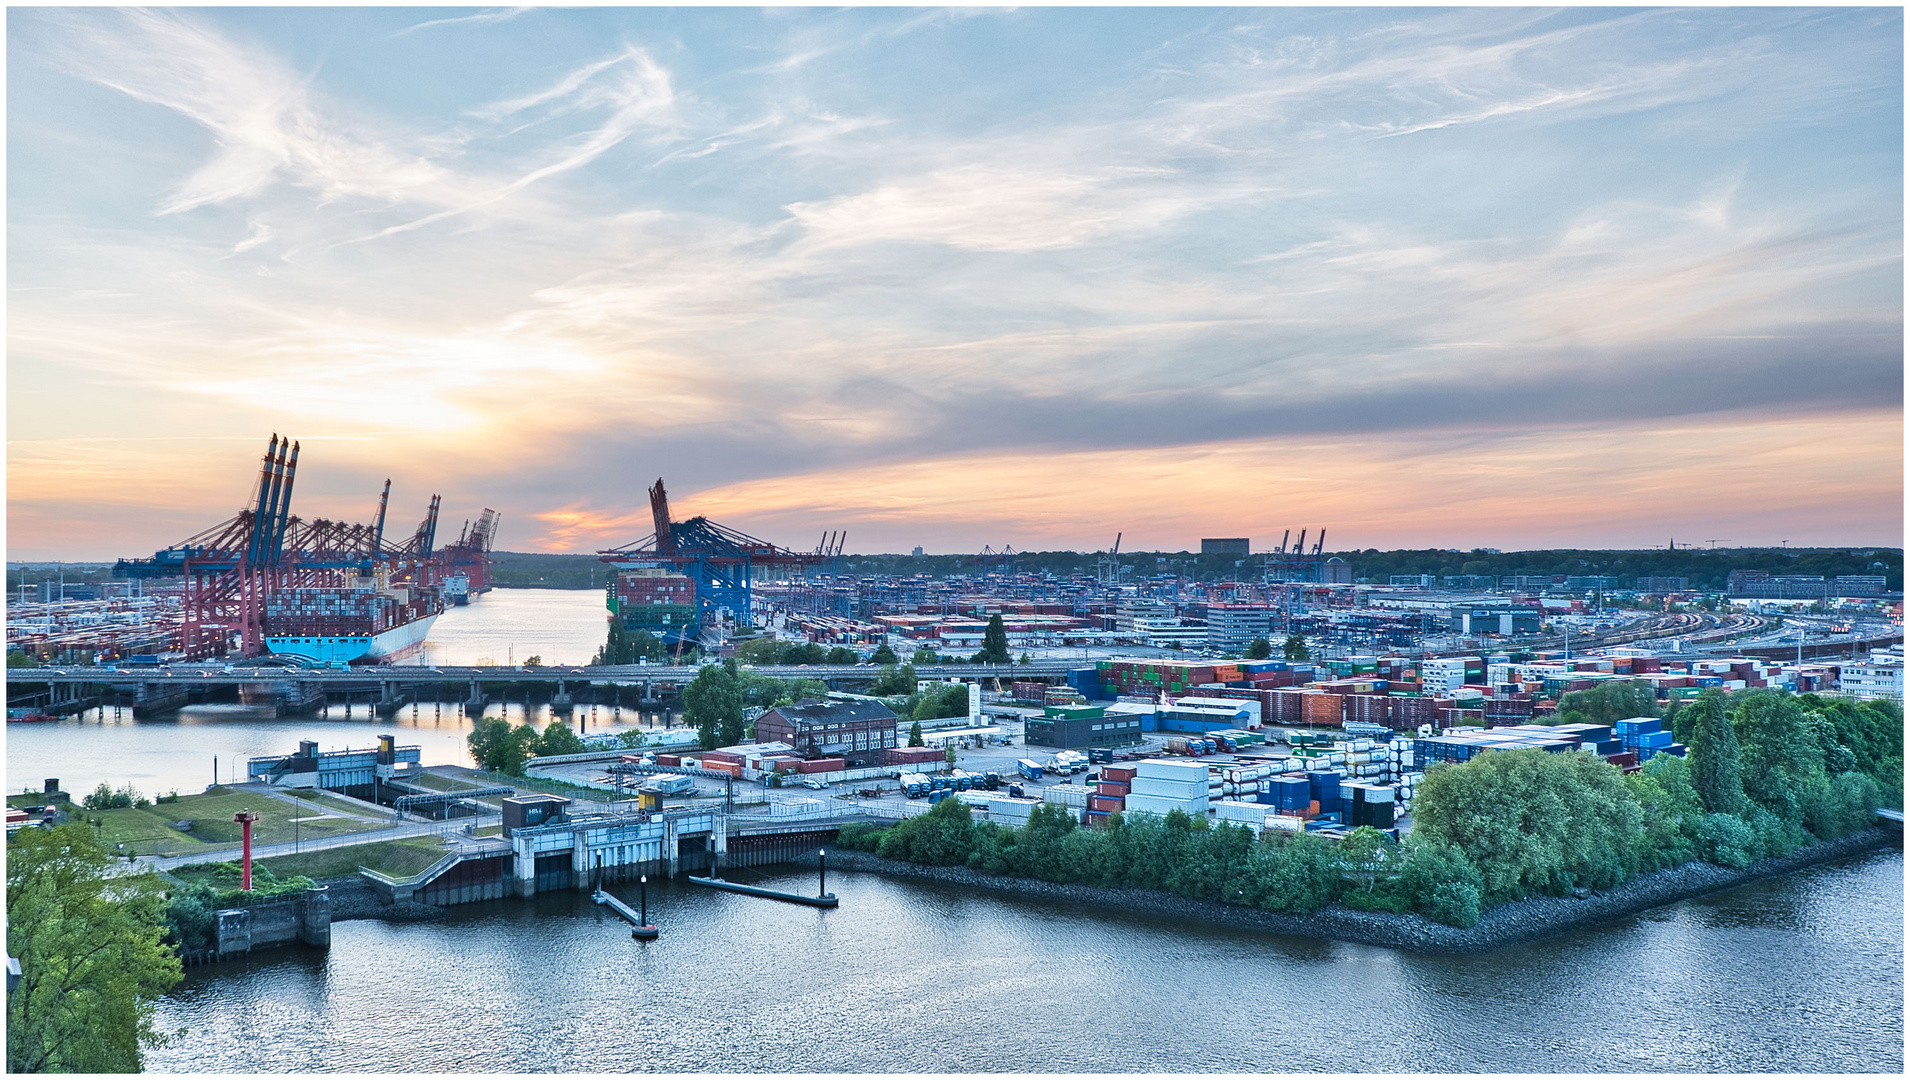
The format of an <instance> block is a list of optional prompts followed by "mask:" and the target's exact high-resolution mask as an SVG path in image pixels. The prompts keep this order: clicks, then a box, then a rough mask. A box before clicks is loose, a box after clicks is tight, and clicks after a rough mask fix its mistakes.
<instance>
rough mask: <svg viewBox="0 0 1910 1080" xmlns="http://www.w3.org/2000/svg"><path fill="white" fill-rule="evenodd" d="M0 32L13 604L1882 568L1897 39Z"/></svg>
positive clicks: (1401, 20)
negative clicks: (212, 552)
mask: <svg viewBox="0 0 1910 1080" xmlns="http://www.w3.org/2000/svg"><path fill="white" fill-rule="evenodd" d="M7 17H8V53H9V72H10V74H9V95H8V96H9V133H8V140H9V161H10V165H9V176H8V190H9V200H8V222H9V234H10V243H9V285H10V296H9V311H10V318H9V325H8V341H9V362H8V391H9V392H8V425H9V431H8V470H7V484H8V495H7V522H6V525H7V554H8V558H9V560H14V561H23V560H53V559H64V560H68V561H102V560H104V561H110V560H112V559H116V558H134V557H140V556H145V555H148V554H150V553H152V552H153V551H154V550H156V549H158V548H161V547H165V546H167V545H170V544H174V543H177V542H179V541H181V540H183V539H185V538H187V537H189V536H192V535H194V534H196V533H199V532H201V531H203V530H204V529H206V528H208V527H211V526H212V525H214V524H216V523H217V522H219V521H222V520H224V519H226V518H229V517H231V516H232V515H233V514H234V513H235V512H237V511H239V510H242V509H245V508H247V507H248V506H249V505H250V503H251V500H252V497H253V495H254V494H255V493H256V480H257V474H258V468H259V461H260V457H261V455H262V453H263V452H264V449H265V445H266V441H267V439H268V438H269V437H271V436H272V435H274V434H277V435H281V436H284V437H286V438H290V439H296V440H298V441H299V442H300V445H301V458H300V463H299V473H298V486H297V491H296V494H295V497H294V502H293V505H292V513H294V514H296V515H299V516H301V517H305V518H318V517H325V518H332V519H342V520H348V521H368V520H370V519H371V518H372V516H373V515H374V513H375V510H376V507H377V503H378V495H379V491H380V489H381V487H382V485H383V483H384V481H385V480H386V479H387V478H389V479H390V480H391V481H392V495H391V507H390V511H389V518H388V519H389V521H390V522H391V523H392V527H393V528H402V529H403V530H405V531H406V532H407V533H408V532H409V530H410V528H411V527H412V526H413V524H415V523H416V522H417V521H418V520H419V519H421V518H422V517H423V516H424V511H425V507H426V504H427V503H428V501H429V499H430V498H431V496H432V495H434V494H439V495H442V496H443V499H444V504H443V510H442V515H441V521H442V522H443V523H444V524H441V526H440V536H441V537H442V536H443V533H444V529H445V527H446V525H448V527H449V529H450V530H451V532H452V533H454V534H455V531H456V528H457V526H458V524H459V523H460V522H461V521H463V520H465V519H475V518H476V517H477V516H478V514H479V513H480V511H482V510H483V509H484V508H487V507H489V508H494V509H496V510H498V511H499V512H501V514H502V521H503V526H502V529H501V531H500V533H499V535H498V538H497V547H498V548H499V549H500V550H510V551H522V552H590V551H594V550H597V549H600V548H607V547H611V546H615V545H620V544H625V543H629V542H631V541H633V540H636V539H639V538H641V537H642V536H644V535H645V534H647V533H649V532H650V524H649V520H650V509H649V503H648V500H647V498H646V496H645V490H646V488H648V486H649V485H650V484H652V483H654V482H655V481H656V479H657V478H659V477H661V478H663V480H664V481H665V483H666V485H667V486H668V488H669V491H670V495H671V505H672V508H673V510H674V511H675V516H676V517H678V518H679V519H682V518H687V517H689V516H692V515H696V514H705V515H708V516H709V517H710V518H712V519H713V520H716V521H719V522H722V523H723V524H725V525H728V526H730V527H732V528H736V529H740V530H742V531H745V532H748V533H750V534H753V535H757V536H761V537H764V538H766V539H769V540H772V541H774V542H776V543H778V544H782V545H784V546H787V547H791V548H795V549H798V550H809V549H811V548H813V547H814V546H815V545H816V544H817V543H818V541H819V539H820V538H821V537H822V535H823V534H824V533H825V532H829V531H835V530H840V531H845V532H846V546H845V551H847V552H851V553H903V552H908V551H910V550H911V549H913V548H915V547H917V546H920V547H922V548H923V549H924V550H925V551H927V552H931V553H961V552H975V551H979V550H981V549H982V548H983V547H984V546H989V547H992V548H994V549H1001V548H1003V547H1007V546H1012V547H1013V548H1015V549H1017V550H1026V551H1038V550H1057V551H1058V550H1075V551H1094V550H1100V549H1105V548H1107V547H1108V546H1109V545H1110V544H1111V543H1112V542H1113V540H1114V538H1115V536H1116V534H1117V533H1119V534H1121V535H1122V536H1123V537H1124V539H1123V545H1122V546H1123V550H1160V551H1179V550H1197V549H1198V547H1199V542H1200V540H1201V538H1203V537H1236V536H1244V537H1250V538H1252V540H1253V544H1254V550H1255V551H1261V550H1266V549H1269V548H1271V547H1272V546H1273V545H1274V544H1276V543H1277V542H1278V540H1279V537H1280V536H1281V534H1282V533H1285V532H1287V531H1289V530H1291V532H1292V533H1293V534H1294V535H1297V534H1298V532H1299V530H1300V529H1302V528H1307V529H1310V530H1313V531H1314V534H1315V535H1317V532H1318V530H1320V529H1325V530H1326V535H1327V542H1326V546H1327V549H1328V550H1349V549H1369V548H1377V549H1381V550H1390V549H1398V548H1457V549H1460V550H1470V549H1472V548H1477V547H1492V548H1500V549H1503V550H1505V551H1515V550H1539V549H1552V548H1582V549H1610V550H1643V549H1650V548H1654V547H1656V548H1663V547H1664V546H1666V545H1667V544H1668V543H1669V542H1671V541H1672V540H1674V539H1675V540H1677V541H1679V542H1687V541H1688V542H1691V543H1695V544H1706V543H1715V544H1716V545H1717V546H1720V547H1764V546H1768V547H1777V546H1779V545H1780V544H1782V545H1787V546H1790V547H1833V546H1887V547H1900V546H1901V545H1902V542H1903V495H1902V488H1903V472H1902V468H1903V411H1902V386H1903V320H1902V315H1903V312H1902V297H1903V258H1902V253H1903V222H1902V191H1903V188H1902V180H1903V171H1902V133H1903V116H1902V102H1903V83H1902V70H1903V57H1902V39H1903V33H1902V12H1901V11H1900V10H1895V9H1878V8H1850V9H1796V10H1789V9H1784V10H1780V9H1738V8H1697V9H1681V10H1673V11H1636V12H1632V11H1618V10H1613V9H1564V10H1558V11H1536V10H1525V9H1479V10H1457V11H1442V10H1431V9H1426V10H1383V9H1279V8H1269V9H1219V10H1213V9H1181V8H1160V9H1148V8H1139V9H1108V10H1088V9H1067V8H1045V9H1044V8H1036V9H1023V10H1014V11H995V10H985V11H966V10H964V11H956V10H952V9H896V10H883V9H851V10H847V11H822V10H817V9H790V10H772V11H751V10H744V9H726V8H716V9H707V8H680V9H678V8H640V9H608V8H584V9H511V10H503V9H395V8H330V9H246V8H220V9H184V10H161V11H152V10H134V9H113V8H96V9H89V8H37V9H36V8H15V9H12V10H10V11H9V12H8V16H7Z"/></svg>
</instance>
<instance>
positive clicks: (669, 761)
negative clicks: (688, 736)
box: [657, 754, 683, 765]
mask: <svg viewBox="0 0 1910 1080" xmlns="http://www.w3.org/2000/svg"><path fill="white" fill-rule="evenodd" d="M657 764H658V765H681V764H683V759H682V758H680V757H678V756H677V755H675V754H658V755H657Z"/></svg>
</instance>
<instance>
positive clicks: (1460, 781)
mask: <svg viewBox="0 0 1910 1080" xmlns="http://www.w3.org/2000/svg"><path fill="white" fill-rule="evenodd" d="M1413 835H1414V837H1416V838H1418V839H1420V840H1422V841H1429V842H1436V843H1443V844H1450V845H1452V846H1454V847H1456V848H1458V849H1459V850H1461V851H1463V852H1464V853H1465V855H1466V858H1467V859H1468V860H1469V861H1470V862H1471V863H1472V865H1473V866H1475V867H1477V868H1478V871H1479V874H1480V877H1481V879H1482V887H1481V888H1480V894H1481V896H1482V898H1483V899H1484V900H1485V901H1487V902H1488V903H1495V904H1496V903H1501V902H1504V901H1507V900H1517V899H1521V898H1523V897H1525V896H1527V895H1530V894H1531V893H1535V892H1538V893H1548V894H1552V895H1558V894H1561V893H1563V892H1565V891H1566V890H1568V889H1571V888H1573V887H1575V886H1580V885H1583V886H1587V887H1590V888H1594V889H1603V888H1610V887H1611V886H1613V885H1616V884H1618V883H1619V882H1621V881H1623V880H1625V879H1626V878H1627V877H1629V876H1631V875H1632V874H1633V873H1635V872H1636V871H1637V869H1638V866H1639V858H1640V854H1639V852H1640V847H1641V841H1642V839H1643V836H1644V811H1643V810H1642V809H1641V808H1640V807H1639V805H1638V799H1637V796H1636V795H1634V794H1633V793H1632V791H1631V790H1630V789H1629V788H1627V787H1626V786H1625V783H1624V777H1623V774H1621V773H1620V772H1619V770H1617V769H1614V768H1612V767H1611V766H1610V765H1608V764H1606V763H1605V761H1604V760H1603V759H1602V758H1599V757H1597V756H1596V755H1593V754H1548V753H1546V752H1545V751H1543V750H1500V751H1495V752H1493V753H1490V754H1486V755H1484V756H1482V757H1477V758H1474V759H1472V760H1471V761H1468V762H1466V763H1465V764H1463V765H1440V766H1436V767H1434V768H1432V769H1429V770H1427V772H1426V777H1425V779H1424V780H1422V781H1421V782H1420V786H1419V791H1418V796H1417V798H1416V799H1415V801H1414V804H1413Z"/></svg>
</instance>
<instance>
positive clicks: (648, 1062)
mask: <svg viewBox="0 0 1910 1080" xmlns="http://www.w3.org/2000/svg"><path fill="white" fill-rule="evenodd" d="M1902 873H1903V860H1902V855H1901V853H1899V852H1887V853H1880V854H1877V855H1873V856H1869V857H1866V858H1863V859H1858V860H1853V861H1851V862H1848V863H1845V864H1841V865H1839V866H1832V867H1823V868H1818V869H1815V870H1811V871H1805V872H1803V873H1800V874H1796V875H1792V876H1790V877H1787V878H1784V879H1779V880H1777V881H1773V882H1764V883H1760V884H1758V885H1754V886H1751V887H1750V889H1751V890H1753V891H1752V893H1751V894H1750V895H1749V896H1748V897H1746V896H1741V895H1739V894H1736V893H1734V894H1728V895H1727V896H1724V897H1720V898H1716V899H1715V900H1713V901H1711V902H1709V903H1708V904H1706V905H1696V904H1690V903H1687V904H1680V905H1675V906H1673V907H1672V908H1668V909H1665V910H1664V912H1662V913H1660V914H1656V915H1654V916H1648V917H1636V918H1632V919H1627V920H1621V921H1620V922H1619V924H1617V925H1614V926H1612V927H1607V928H1600V929H1597V930H1592V931H1585V932H1580V933H1576V934H1570V935H1563V936H1561V937H1558V938H1553V939H1549V940H1547V941H1543V942H1533V943H1528V944H1525V945H1521V946H1515V947H1512V948H1507V949H1500V950H1495V951H1493V952H1490V953H1485V954H1479V955H1471V956H1457V957H1425V956H1416V955H1411V954H1405V953H1397V952H1393V951H1391V950H1386V949H1376V948H1370V947H1365V946H1354V945H1342V944H1335V943H1330V942H1313V941H1303V940H1301V939H1292V938H1285V937H1279V936H1274V935H1265V934H1253V933H1242V932H1239V931H1235V930H1231V929H1227V928H1224V927H1215V926H1211V925H1206V924H1198V923H1188V922H1178V921H1174V920H1161V919H1152V918H1138V917H1132V916H1122V915H1111V914H1108V913H1105V912H1101V911H1098V910H1095V909H1087V908H1079V907H1076V906H1073V905H1057V904H1052V903H1047V902H1042V901H1036V900H1027V899H1020V898H1004V897H1000V896H996V895H992V894H979V893H973V892H965V891H963V890H961V889H956V888H951V887H948V886H944V885H939V884H934V883H916V882H898V881H892V880H888V879H884V878H880V877H874V876H871V875H863V874H853V873H848V872H843V873H842V874H841V875H840V877H837V876H836V875H833V874H832V875H831V885H832V886H833V887H835V889H836V891H837V892H838V893H840V894H841V895H842V896H843V898H844V904H843V907H842V908H840V909H838V910H835V911H828V912H823V911H817V910H815V909H812V908H806V907H797V906H794V905H784V904H777V903H773V902H769V901H764V900H759V899H755V898H751V897H743V896H736V895H733V894H729V893H719V892H714V891H710V890H703V889H697V888H694V887H691V886H687V885H684V884H682V883H670V882H661V883H657V884H656V886H655V887H654V888H653V889H652V891H651V911H652V915H653V916H654V917H655V918H656V919H657V921H658V923H659V924H660V925H661V926H663V928H664V936H663V938H662V939H660V940H659V941H656V942H651V943H641V942H636V941H632V940H631V939H630V937H629V934H628V931H627V928H626V927H624V926H623V925H622V924H621V922H620V921H618V920H616V919H614V918H609V917H607V916H606V915H605V914H604V913H603V912H602V910H601V909H599V908H597V907H596V906H595V905H593V904H591V903H590V902H589V900H588V898H587V897H586V896H584V895H581V894H576V893H564V894H558V895H552V896H546V897H539V898H536V899H535V900H533V901H528V902H514V901H499V902H495V903H491V904H484V905H476V906H473V907H470V908H464V909H457V910H455V912H454V913H453V914H452V915H451V916H450V917H449V918H447V919H446V920H444V921H443V922H436V923H416V924H406V925H391V924H384V923H376V922H351V923H341V924H338V925H337V926H336V927H335V928H334V940H335V942H336V945H335V947H334V949H333V950H332V952H331V954H330V956H329V957H324V958H317V959H313V958H309V957H307V958H305V959H293V958H291V957H288V956H284V955H283V954H281V957H280V958H276V959H268V960H256V961H253V962H251V963H250V964H247V965H244V966H243V967H239V968H228V969H224V970H222V971H221V972H220V973H219V974H218V975H216V976H214V975H207V974H195V975H194V977H193V979H192V981H191V983H190V984H189V986H187V987H184V988H182V989H181V991H180V992H178V993H176V994H175V995H173V997H172V998H170V999H169V1000H168V1001H167V1003H166V1005H165V1008H164V1010H163V1012H164V1019H165V1021H166V1023H168V1024H178V1023H184V1024H187V1025H189V1026H190V1027H191V1028H192V1035H191V1036H190V1037H189V1038H188V1039H187V1040H184V1041H182V1043H181V1044H180V1045H178V1046H176V1047H173V1048H170V1049H167V1050H164V1051H162V1052H160V1054H158V1055H156V1056H155V1058H154V1060H153V1061H152V1065H153V1067H155V1068H158V1069H162V1070H167V1069H170V1070H187V1069H191V1070H216V1069H234V1070H254V1071H267V1072H272V1071H285V1070H292V1069H314V1068H320V1069H361V1070H387V1071H399V1070H410V1071H433V1072H436V1071H480V1072H485V1071H490V1072H495V1071H587V1072H606V1071H609V1072H626V1071H630V1072H661V1071H711V1072H738V1071H750V1072H755V1071H771V1072H779V1071H850V1072H895V1071H920V1072H952V1071H961V1072H1026V1071H1030V1070H1043V1071H1049V1070H1052V1071H1061V1072H1076V1071H1093V1072H1136V1071H1174V1072H1214V1071H1224V1072H1303V1071H1331V1072H1418V1071H1440V1072H1445V1071H1456V1072H1471V1071H1514V1072H1576V1071H1674V1072H1717V1071H1808V1072H1819V1071H1883V1072H1900V1071H1901V1069H1902V1063H1903V1051H1902V1039H1901V1036H1902V1031H1903V1014H1902V986H1903V964H1902V940H1901V937H1900V936H1898V935H1897V934H1896V933H1895V931H1894V928H1895V927H1896V926H1899V925H1900V924H1901V918H1902ZM764 880H765V883H767V884H769V885H771V886H772V887H781V888H788V889H803V888H813V887H814V882H815V878H814V871H813V869H806V870H801V871H794V870H792V871H790V872H788V873H770V874H766V875H765V877H764ZM1779 896H1782V897H1783V901H1782V905H1781V907H1788V908H1791V909H1797V908H1803V909H1812V910H1815V909H1818V908H1821V909H1822V911H1823V912H1824V913H1825V917H1824V918H1822V919H1818V918H1805V919H1801V920H1798V924H1797V925H1796V926H1795V927H1785V928H1782V929H1769V928H1759V927H1745V926H1741V925H1738V924H1736V923H1735V922H1731V921H1726V922H1722V923H1719V922H1716V921H1714V920H1712V919H1711V918H1709V915H1708V913H1707V912H1705V911H1702V910H1700V909H1701V908H1705V907H1708V908H1713V909H1715V908H1719V907H1731V906H1744V905H1746V904H1749V905H1750V906H1753V907H1756V906H1759V905H1763V904H1767V903H1769V902H1771V901H1772V900H1773V899H1775V898H1777V897H1779ZM631 898H632V899H634V896H633V897H631ZM1879 925H1886V926H1887V927H1889V928H1891V930H1892V933H1891V934H1890V935H1888V936H1887V937H1886V938H1885V944H1886V945H1887V947H1885V948H1873V947H1871V943H1874V942H1875V941H1876V939H1877V936H1878V935H1877V927H1878V926H1879ZM1853 946H1857V947H1853ZM251 1032H258V1033H260V1034H261V1035H262V1036H264V1037H260V1038H258V1039H256V1040H253V1039H251V1038H249V1033H251Z"/></svg>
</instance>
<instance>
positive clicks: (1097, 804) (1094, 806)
mask: <svg viewBox="0 0 1910 1080" xmlns="http://www.w3.org/2000/svg"><path fill="white" fill-rule="evenodd" d="M1126 806H1127V800H1126V799H1109V798H1103V797H1102V796H1099V795H1090V796H1088V809H1090V810H1103V811H1110V812H1111V811H1115V810H1121V809H1125V808H1126Z"/></svg>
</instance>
